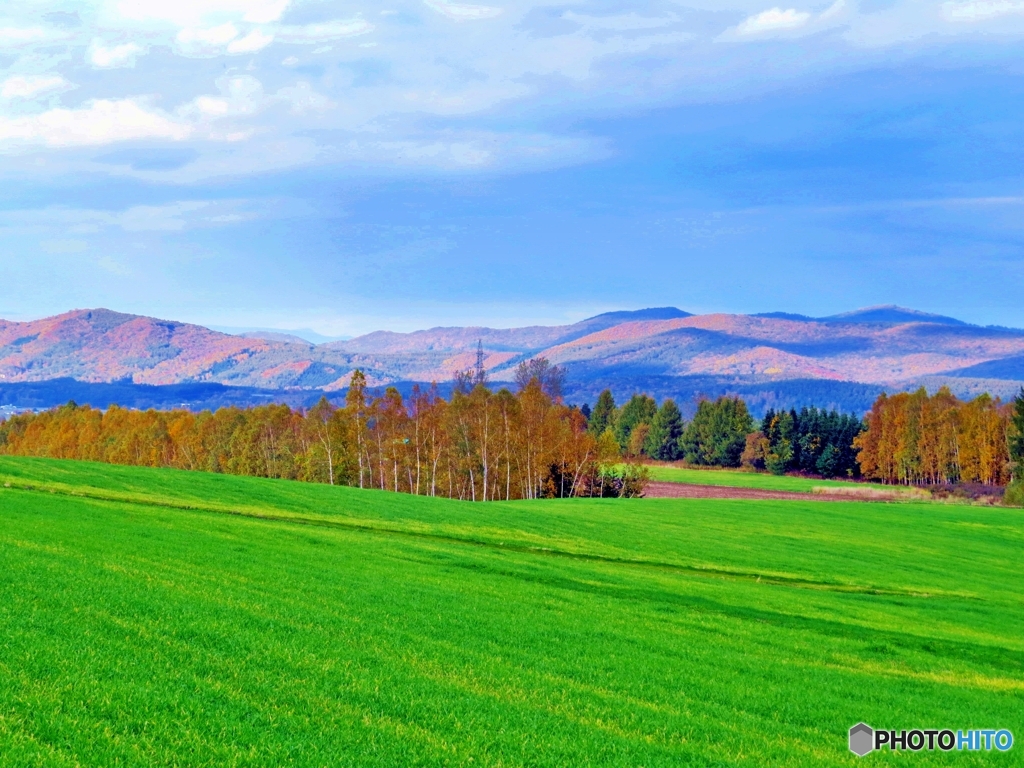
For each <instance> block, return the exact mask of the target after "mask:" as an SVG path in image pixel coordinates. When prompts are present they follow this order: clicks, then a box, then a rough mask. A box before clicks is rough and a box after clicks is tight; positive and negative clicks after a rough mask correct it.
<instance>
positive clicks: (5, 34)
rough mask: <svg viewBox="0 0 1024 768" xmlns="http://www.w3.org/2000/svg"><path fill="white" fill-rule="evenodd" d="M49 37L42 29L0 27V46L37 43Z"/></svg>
mask: <svg viewBox="0 0 1024 768" xmlns="http://www.w3.org/2000/svg"><path fill="white" fill-rule="evenodd" d="M50 37H51V34H50V33H49V32H47V30H45V29H43V28H42V27H0V45H3V46H16V45H27V44H30V43H38V42H41V41H43V40H46V39H48V38H50Z"/></svg>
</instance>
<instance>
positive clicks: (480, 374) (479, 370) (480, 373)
mask: <svg viewBox="0 0 1024 768" xmlns="http://www.w3.org/2000/svg"><path fill="white" fill-rule="evenodd" d="M473 373H474V376H473V380H474V383H476V384H485V383H487V371H485V370H484V343H483V340H482V339H477V340H476V367H475V368H474V371H473Z"/></svg>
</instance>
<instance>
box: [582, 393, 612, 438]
mask: <svg viewBox="0 0 1024 768" xmlns="http://www.w3.org/2000/svg"><path fill="white" fill-rule="evenodd" d="M614 426H615V398H614V397H612V391H611V390H610V389H606V390H605V391H604V392H602V393H601V394H600V395H599V396H598V398H597V403H596V404H595V405H594V410H593V411H592V412H591V413H590V420H589V423H588V427H587V428H588V429H589V430H590V434H592V435H595V436H600V435H603V434H604V431H605V430H606V429H611V428H612V427H614Z"/></svg>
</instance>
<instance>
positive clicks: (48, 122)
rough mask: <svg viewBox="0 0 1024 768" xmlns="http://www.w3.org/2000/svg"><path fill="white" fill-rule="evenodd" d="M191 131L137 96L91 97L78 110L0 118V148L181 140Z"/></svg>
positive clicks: (56, 110)
mask: <svg viewBox="0 0 1024 768" xmlns="http://www.w3.org/2000/svg"><path fill="white" fill-rule="evenodd" d="M191 134H192V128H191V127H190V126H188V125H186V124H183V123H181V122H180V121H177V120H174V119H172V118H170V117H168V116H167V115H165V114H163V113H162V112H159V111H157V110H154V109H151V108H149V107H148V106H147V105H145V104H144V103H142V102H141V101H140V100H137V99H119V100H111V99H95V100H93V101H90V102H87V103H86V104H85V105H84V106H82V107H80V108H78V109H64V108H58V109H51V110H48V111H46V112H42V113H40V114H37V115H28V116H23V117H0V149H12V148H17V147H20V146H39V145H42V146H47V147H81V146H96V145H103V144H112V143H114V142H118V141H128V140H132V139H166V140H170V141H182V140H184V139H187V138H188V137H189V136H190V135H191Z"/></svg>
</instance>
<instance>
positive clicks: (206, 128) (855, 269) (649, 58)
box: [0, 0, 1024, 335]
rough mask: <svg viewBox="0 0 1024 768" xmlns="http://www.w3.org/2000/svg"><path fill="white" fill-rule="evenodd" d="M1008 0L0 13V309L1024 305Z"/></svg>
mask: <svg viewBox="0 0 1024 768" xmlns="http://www.w3.org/2000/svg"><path fill="white" fill-rule="evenodd" d="M1022 54H1024V0H951V1H950V2H917V1H912V0H862V1H861V2H856V0H838V1H837V2H834V3H830V2H824V3H795V4H792V5H791V4H790V3H789V2H787V3H784V4H782V5H773V4H772V2H771V0H769V1H768V2H764V1H762V0H726V1H725V2H713V3H712V2H706V1H705V2H691V1H687V2H669V1H668V0H653V1H652V2H628V1H622V2H614V1H609V2H576V3H571V2H570V3H561V4H557V3H556V4H548V5H541V4H537V3H534V2H518V1H511V0H510V1H508V2H506V1H504V0H502V1H501V2H498V0H494V2H490V0H488V2H487V3H486V4H468V3H456V2H445V0H415V1H413V0H410V1H408V2H394V3H391V2H384V3H380V2H378V3H373V4H370V3H358V2H316V1H307V2H303V1H302V0H177V1H176V2H167V1H166V0H101V1H98V2H97V1H93V2H85V1H82V2H49V1H45V0H27V1H26V2H24V3H17V4H15V3H5V4H3V9H2V10H0V317H4V318H7V319H28V318H32V317H40V316H44V315H48V314H55V313H58V312H61V311H65V310H68V309H71V308H76V307H95V306H106V307H110V308H113V309H119V310H122V311H129V312H138V313H143V314H151V315H158V316H162V317H170V318H174V319H180V320H187V321H193V322H199V323H204V324H209V325H220V326H259V327H278V328H314V329H316V330H317V331H319V332H321V333H324V334H328V335H341V334H357V333H362V332H366V331H370V330H374V329H377V328H390V329H395V330H411V329H414V328H419V327H426V326H432V325H439V324H470V323H480V324H490V325H522V324H529V323H558V322H566V321H572V320H576V319H579V318H582V317H585V316H588V315H591V314H595V313H597V312H601V311H605V310H610V309H622V308H639V307H644V306H661V305H669V304H671V305H675V306H678V307H680V308H683V309H687V310H689V311H693V312H711V311H725V312H759V311H772V310H784V311H790V312H801V313H806V314H812V315H824V314H832V313H836V312H840V311H844V310H848V309H852V308H855V307H860V306H867V305H874V304H887V303H898V304H902V305H906V306H912V307H915V308H918V309H924V310H928V311H935V312H941V313H943V314H952V315H955V316H958V317H961V318H963V319H966V320H970V321H973V322H978V323H985V324H988V323H992V324H1002V325H1012V326H1024V312H1022V307H1024V302H1022V301H1021V296H1022V294H1024V185H1022V175H1024V171H1022V169H1024V163H1022V160H1024V98H1022V96H1024V55H1022Z"/></svg>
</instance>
